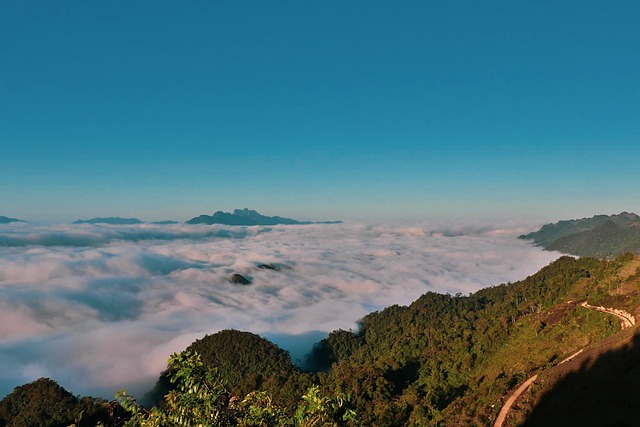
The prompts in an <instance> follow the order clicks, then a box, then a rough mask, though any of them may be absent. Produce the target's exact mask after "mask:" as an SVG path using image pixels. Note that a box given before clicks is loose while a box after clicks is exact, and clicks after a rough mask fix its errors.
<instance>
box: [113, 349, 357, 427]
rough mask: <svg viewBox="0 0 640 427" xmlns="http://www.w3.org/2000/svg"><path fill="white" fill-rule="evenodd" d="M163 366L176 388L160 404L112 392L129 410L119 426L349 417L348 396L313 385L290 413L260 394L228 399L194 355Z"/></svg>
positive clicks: (331, 425) (334, 422)
mask: <svg viewBox="0 0 640 427" xmlns="http://www.w3.org/2000/svg"><path fill="white" fill-rule="evenodd" d="M169 370H170V372H171V382H172V383H174V384H175V385H176V388H175V389H174V390H172V391H170V392H169V394H167V396H165V403H164V405H159V406H155V407H153V408H152V409H151V410H147V409H145V408H143V407H141V406H139V405H138V404H137V403H136V401H135V399H134V398H133V397H131V396H129V395H127V394H126V392H125V391H121V392H119V393H118V394H117V398H118V400H119V402H120V404H121V405H122V407H124V408H125V409H126V410H128V411H129V412H131V414H132V417H131V418H130V419H129V420H128V421H127V422H126V424H125V427H174V426H175V427H200V426H202V427H204V426H221V427H222V426H224V427H226V426H239V427H242V426H261V427H271V426H274V427H275V426H278V427H280V426H283V427H284V426H291V427H298V426H299V427H316V426H317V427H321V426H322V427H338V426H342V425H347V423H348V422H350V421H351V422H353V421H355V412H354V411H352V410H351V409H349V408H348V407H347V404H348V403H349V396H348V395H346V396H338V397H336V398H331V397H327V396H324V395H322V394H321V393H320V391H319V389H318V387H315V386H314V387H311V388H309V390H308V391H307V393H306V394H304V395H303V396H302V399H301V401H300V402H299V403H298V406H297V410H296V411H295V412H294V413H293V415H288V413H287V411H286V410H285V408H283V407H280V406H277V405H275V404H274V403H273V401H272V400H271V397H270V396H269V395H268V394H266V393H264V392H259V391H258V392H251V393H249V394H248V395H247V396H245V397H244V398H243V399H238V398H236V397H235V396H234V397H231V396H230V394H229V393H228V391H227V389H226V387H225V384H224V381H223V379H222V378H221V377H220V376H219V375H218V372H217V370H216V369H209V368H207V367H206V366H205V365H204V364H203V362H202V360H201V358H200V355H199V354H198V353H194V352H190V351H185V352H183V353H180V354H173V355H172V356H171V358H170V359H169Z"/></svg>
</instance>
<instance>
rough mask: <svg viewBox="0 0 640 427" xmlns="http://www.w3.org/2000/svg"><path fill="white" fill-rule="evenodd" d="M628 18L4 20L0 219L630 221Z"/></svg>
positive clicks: (565, 13)
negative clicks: (251, 212) (245, 211)
mask: <svg viewBox="0 0 640 427" xmlns="http://www.w3.org/2000/svg"><path fill="white" fill-rule="evenodd" d="M639 21H640V3H638V2H637V1H625V0H621V1H616V2H610V1H593V0H583V1H580V2H569V1H564V2H562V1H561V2H558V1H536V2H523V1H491V2H478V1H450V2H435V1H431V2H427V1H403V2H381V1H375V0H367V1H357V0H354V1H323V2H320V1H304V2H301V1H279V2H265V1H217V2H212V1H190V2H168V1H157V0H154V1H136V2H124V1H112V2H81V1H65V0H61V1H55V2H51V1H18V0H8V1H3V2H2V3H1V4H0V63H1V66H0V149H1V155H0V215H6V216H11V217H18V218H21V219H25V220H29V221H36V222H37V221H42V222H71V221H73V220H75V219H78V218H90V217H95V216H123V217H138V218H141V219H143V220H166V219H175V220H187V219H189V218H191V217H194V216H197V215H200V214H203V213H208V214H210V213H212V212H214V211H216V210H225V211H229V210H232V209H234V208H243V207H248V208H253V209H257V210H258V211H260V212H262V213H266V214H271V215H283V216H290V217H294V218H297V219H345V220H358V221H360V220H387V219H393V220H422V219H425V218H440V219H442V218H461V219H465V218H467V219H478V218H503V219H506V218H529V219H531V218H534V219H545V220H547V219H549V220H554V221H555V220H558V219H561V218H570V217H571V218H573V217H584V216H591V215H594V214H599V213H617V212H620V211H623V210H627V211H636V212H638V211H640V202H639V200H640V186H638V185H637V182H638V178H639V176H638V175H639V173H640V172H638V171H639V168H638V164H639V162H638V159H639V158H640V144H639V143H638V142H639V136H640V120H639V119H640V114H639V113H640V102H638V100H639V99H640V79H639V78H638V76H640V55H638V46H639V45H640V26H638V22H639Z"/></svg>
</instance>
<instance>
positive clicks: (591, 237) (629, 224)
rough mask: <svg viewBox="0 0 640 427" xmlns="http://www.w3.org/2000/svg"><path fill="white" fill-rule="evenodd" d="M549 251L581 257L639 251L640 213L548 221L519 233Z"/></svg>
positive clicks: (523, 237)
mask: <svg viewBox="0 0 640 427" xmlns="http://www.w3.org/2000/svg"><path fill="white" fill-rule="evenodd" d="M520 239H525V240H533V242H534V243H535V244H536V245H539V246H542V247H543V248H545V249H547V250H550V251H559V252H564V253H568V254H572V255H578V256H594V257H612V256H616V255H620V254H622V253H625V252H632V253H640V216H638V215H636V214H635V213H629V212H622V213H620V214H617V215H610V216H609V215H596V216H593V217H591V218H582V219H572V220H563V221H559V222H557V223H555V224H545V225H544V226H542V228H541V229H540V230H538V231H535V232H532V233H529V234H525V235H522V236H520Z"/></svg>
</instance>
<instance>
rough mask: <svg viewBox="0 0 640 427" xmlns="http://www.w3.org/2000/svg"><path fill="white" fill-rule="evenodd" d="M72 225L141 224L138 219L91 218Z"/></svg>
mask: <svg viewBox="0 0 640 427" xmlns="http://www.w3.org/2000/svg"><path fill="white" fill-rule="evenodd" d="M73 223H74V224H111V225H131V224H143V222H142V221H140V220H139V219H138V218H120V217H117V216H116V217H109V218H91V219H79V220H77V221H74V222H73Z"/></svg>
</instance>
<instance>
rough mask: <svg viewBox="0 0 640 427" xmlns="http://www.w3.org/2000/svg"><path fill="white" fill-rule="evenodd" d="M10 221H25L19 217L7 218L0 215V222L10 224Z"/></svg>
mask: <svg viewBox="0 0 640 427" xmlns="http://www.w3.org/2000/svg"><path fill="white" fill-rule="evenodd" d="M12 222H26V221H22V220H21V219H17V218H9V217H6V216H2V215H0V224H10V223H12Z"/></svg>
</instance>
